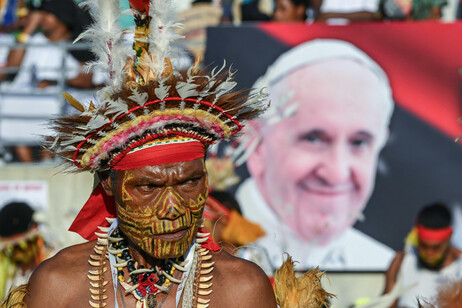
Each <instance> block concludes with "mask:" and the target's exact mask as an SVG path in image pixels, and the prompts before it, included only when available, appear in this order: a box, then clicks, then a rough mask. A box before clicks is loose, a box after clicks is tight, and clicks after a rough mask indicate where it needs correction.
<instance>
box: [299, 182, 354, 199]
mask: <svg viewBox="0 0 462 308" xmlns="http://www.w3.org/2000/svg"><path fill="white" fill-rule="evenodd" d="M300 186H301V188H302V189H303V190H305V191H306V192H308V193H312V194H317V195H323V196H327V197H329V196H330V197H336V196H343V195H346V194H349V193H351V192H352V191H354V189H355V188H354V185H353V184H345V185H341V186H328V185H321V184H317V183H309V182H301V183H300Z"/></svg>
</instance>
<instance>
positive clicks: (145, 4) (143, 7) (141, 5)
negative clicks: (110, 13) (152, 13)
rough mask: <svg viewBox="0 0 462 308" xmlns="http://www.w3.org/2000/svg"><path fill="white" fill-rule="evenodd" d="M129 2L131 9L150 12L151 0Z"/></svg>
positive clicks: (131, 0)
mask: <svg viewBox="0 0 462 308" xmlns="http://www.w3.org/2000/svg"><path fill="white" fill-rule="evenodd" d="M128 2H129V3H130V7H131V8H132V9H134V10H137V11H138V12H142V11H146V13H148V12H149V2H150V1H149V0H129V1H128Z"/></svg>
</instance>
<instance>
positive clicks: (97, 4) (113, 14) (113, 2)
mask: <svg viewBox="0 0 462 308" xmlns="http://www.w3.org/2000/svg"><path fill="white" fill-rule="evenodd" d="M81 5H82V6H87V7H88V8H89V12H90V14H91V15H92V17H93V19H94V20H95V22H94V23H93V24H92V26H91V27H90V28H88V29H87V30H86V31H85V32H83V33H82V34H80V35H79V36H78V37H77V39H76V40H75V41H78V40H80V39H82V38H84V39H87V40H88V41H89V42H90V49H91V51H92V52H93V53H95V54H96V55H97V57H98V60H97V61H94V62H90V63H88V66H89V67H91V66H93V65H97V66H99V67H101V68H102V69H103V70H106V71H109V72H110V74H111V75H112V76H117V75H120V73H121V72H122V70H123V68H124V66H125V60H126V54H127V52H128V51H127V50H125V52H121V50H120V49H121V47H122V46H117V45H120V38H121V35H122V29H121V27H120V25H119V22H118V18H119V17H120V8H119V1H118V0H97V1H91V0H87V1H84V2H82V3H81Z"/></svg>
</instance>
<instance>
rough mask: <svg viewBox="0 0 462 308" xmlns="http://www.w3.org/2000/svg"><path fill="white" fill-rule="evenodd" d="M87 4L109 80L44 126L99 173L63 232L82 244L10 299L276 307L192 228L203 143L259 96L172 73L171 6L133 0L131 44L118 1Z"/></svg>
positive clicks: (245, 113) (74, 158) (201, 191)
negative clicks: (85, 101) (125, 37)
mask: <svg viewBox="0 0 462 308" xmlns="http://www.w3.org/2000/svg"><path fill="white" fill-rule="evenodd" d="M87 4H89V8H90V13H91V14H92V15H93V17H94V19H95V20H96V23H95V24H94V25H93V26H92V28H90V29H89V30H88V31H87V32H86V34H84V37H88V39H89V40H90V41H91V42H92V46H93V47H94V49H93V51H94V52H95V53H96V54H97V55H98V57H99V65H102V66H103V67H104V68H105V69H107V71H108V72H109V73H110V74H109V75H110V76H111V82H110V83H109V84H108V85H107V86H106V87H105V88H103V89H102V90H101V91H99V92H98V93H97V95H96V102H95V103H94V102H91V103H89V104H87V105H84V104H82V103H80V102H79V101H77V100H76V99H75V98H73V97H72V96H70V95H69V94H67V93H65V94H64V96H65V99H66V100H67V101H68V102H69V103H70V104H71V105H72V106H73V107H75V108H76V109H77V110H79V111H80V114H78V115H71V116H64V117H61V118H59V119H57V120H56V121H55V122H54V123H52V126H53V129H54V130H55V132H56V135H55V136H50V137H49V138H48V139H47V141H48V142H50V143H49V147H50V148H51V149H52V150H53V151H54V152H55V153H56V154H57V155H60V156H61V157H63V158H65V159H66V160H67V161H69V162H70V166H69V167H71V168H74V169H75V170H77V171H91V172H95V173H96V174H97V175H98V176H99V179H100V183H99V184H98V185H97V186H95V189H94V191H93V193H92V195H91V196H90V198H89V199H88V201H87V202H86V204H85V205H84V206H83V208H82V210H81V211H80V213H79V214H78V216H77V218H76V219H75V221H74V223H73V224H72V226H71V228H70V230H71V231H75V232H77V233H79V234H80V235H81V236H82V237H84V238H85V239H87V240H89V242H87V243H84V244H81V245H75V246H71V247H69V248H67V249H64V250H62V251H61V252H59V253H58V254H57V255H56V256H55V257H54V258H51V259H49V260H48V261H46V262H44V263H42V265H41V266H40V267H39V268H38V269H37V270H36V271H35V272H34V274H33V275H32V277H31V279H30V281H29V283H28V285H27V286H25V287H22V288H20V289H18V290H15V291H14V292H12V294H13V295H15V296H12V297H11V298H15V301H14V302H10V303H7V306H8V307H10V306H9V305H10V304H15V303H17V302H18V301H22V300H23V302H24V303H25V304H27V307H31V308H34V307H47V308H48V307H136V308H154V307H165V308H167V307H182V308H192V307H197V308H206V307H236V306H238V307H249V308H250V307H265V308H266V307H276V301H275V297H274V293H273V290H272V287H271V283H270V282H269V279H268V277H267V276H266V275H265V273H264V272H263V271H262V270H261V269H260V268H259V267H258V266H257V265H255V264H253V263H251V262H248V261H246V260H242V259H239V258H236V257H233V256H231V255H229V254H228V253H226V252H224V251H221V248H220V247H219V246H218V245H217V244H215V243H214V242H213V241H212V239H211V235H210V234H209V233H206V232H205V231H204V230H203V229H202V226H201V223H202V213H203V210H204V206H205V201H206V199H207V195H208V187H207V172H206V168H205V163H204V159H205V155H206V151H207V148H208V147H209V146H211V145H212V144H214V143H216V142H218V141H219V140H222V139H230V138H231V137H232V136H233V135H235V134H236V133H238V132H239V131H240V130H241V129H242V127H243V123H244V122H246V121H247V120H250V119H253V118H255V117H256V116H257V115H259V114H260V113H261V112H262V111H263V110H264V109H265V107H266V103H265V98H266V94H264V93H259V94H256V95H250V96H249V95H246V94H245V93H243V92H234V91H233V88H234V87H235V86H236V83H235V82H234V81H233V80H232V75H233V73H232V72H226V71H225V70H224V66H223V68H221V69H214V70H213V71H212V72H211V73H210V74H207V73H206V72H205V71H202V70H200V69H199V63H198V62H196V63H195V65H193V66H192V67H190V68H189V69H188V70H187V71H186V72H180V71H178V70H176V69H175V68H174V65H173V64H172V61H171V60H170V58H169V56H171V55H172V54H173V53H172V50H171V47H170V44H171V41H172V40H174V39H176V38H177V37H178V35H177V34H175V32H174V30H175V28H176V27H178V26H179V25H178V24H177V23H175V22H174V20H172V17H173V16H175V15H176V12H175V8H174V6H173V4H172V2H171V1H164V0H158V1H156V0H153V1H146V0H131V1H130V6H131V12H132V13H133V17H134V19H135V22H136V29H135V30H134V37H133V42H130V44H126V42H125V41H124V40H123V39H122V37H121V35H122V30H121V29H120V28H118V25H117V20H118V19H119V17H120V16H121V10H120V9H119V7H118V4H119V1H118V0H101V1H96V0H95V1H88V2H87ZM108 25H110V29H108V28H107V26H108ZM132 49H133V50H132ZM26 291H27V294H26V295H24V293H25V292H26Z"/></svg>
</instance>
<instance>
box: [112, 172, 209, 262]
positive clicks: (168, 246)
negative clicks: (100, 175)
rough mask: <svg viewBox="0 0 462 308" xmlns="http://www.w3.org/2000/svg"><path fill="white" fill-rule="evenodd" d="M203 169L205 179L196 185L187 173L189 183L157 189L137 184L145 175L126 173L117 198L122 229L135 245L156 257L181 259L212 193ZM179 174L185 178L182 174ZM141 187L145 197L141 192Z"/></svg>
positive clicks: (160, 186) (193, 236) (201, 178)
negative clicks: (139, 189)
mask: <svg viewBox="0 0 462 308" xmlns="http://www.w3.org/2000/svg"><path fill="white" fill-rule="evenodd" d="M192 166H193V165H192ZM196 166H197V164H196ZM199 166H201V167H200V168H201V169H202V170H203V172H202V173H201V172H199V174H200V175H201V177H200V180H199V181H197V182H194V183H195V184H188V181H192V180H189V179H188V175H187V174H186V175H185V179H186V181H185V180H182V179H181V181H179V182H180V184H175V185H168V186H167V185H165V186H164V185H158V186H155V187H154V188H149V187H147V188H144V186H149V185H139V184H137V183H138V178H140V177H141V176H140V174H142V172H139V171H137V172H131V171H130V170H129V171H126V172H124V175H123V179H122V181H121V186H120V190H119V196H120V197H119V198H117V197H116V200H117V211H118V219H119V226H120V228H121V230H122V232H123V233H124V234H125V235H126V236H127V237H128V238H129V239H130V240H131V241H132V242H133V243H134V244H136V245H137V246H138V247H140V248H141V249H142V250H143V251H145V252H147V253H148V254H149V255H151V256H153V257H154V258H157V259H163V258H172V257H178V256H181V255H183V254H184V253H185V252H186V251H187V250H188V248H189V246H190V245H191V243H192V241H193V239H194V238H195V235H196V232H197V229H198V227H199V225H200V221H201V219H202V212H203V209H204V205H205V201H206V199H207V194H208V189H207V178H206V173H205V169H203V168H204V167H203V164H202V165H199ZM158 167H162V166H158ZM190 168H191V166H190ZM160 169H162V168H160ZM178 174H180V176H179V177H180V178H181V175H182V173H181V172H178ZM160 175H162V174H160ZM157 178H158V177H156V179H157ZM193 180H194V178H193ZM183 182H184V183H183ZM141 183H144V182H141ZM188 185H190V186H188ZM140 186H141V187H143V190H142V192H143V193H142V194H141V195H142V197H140V196H139V193H138V192H137V191H138V190H137V189H138V188H137V187H140ZM152 186H154V185H152ZM145 191H147V193H146V192H145Z"/></svg>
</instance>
